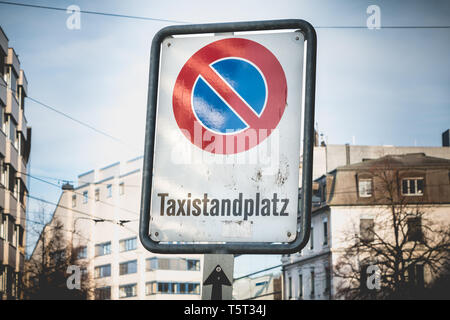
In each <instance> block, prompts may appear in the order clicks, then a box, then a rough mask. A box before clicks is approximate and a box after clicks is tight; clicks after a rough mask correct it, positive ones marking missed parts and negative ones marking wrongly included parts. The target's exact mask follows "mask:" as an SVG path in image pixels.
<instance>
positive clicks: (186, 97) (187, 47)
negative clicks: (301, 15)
mask: <svg viewBox="0 0 450 320" xmlns="http://www.w3.org/2000/svg"><path fill="white" fill-rule="evenodd" d="M303 57H304V38H303V35H302V33H300V32H279V33H261V34H247V35H245V34H241V35H216V36H196V37H169V38H166V39H164V41H162V44H161V61H160V70H159V88H158V101H157V114H156V131H155V146H154V154H153V178H152V194H151V209H150V228H149V231H150V232H149V233H150V237H151V239H152V240H153V241H158V242H159V241H162V242H171V241H180V242H208V243H215V242H291V241H293V240H295V238H296V235H297V215H298V188H299V164H300V132H301V131H302V128H301V124H302V87H303V86H302V74H303V63H304V61H303Z"/></svg>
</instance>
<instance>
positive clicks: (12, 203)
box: [5, 190, 17, 219]
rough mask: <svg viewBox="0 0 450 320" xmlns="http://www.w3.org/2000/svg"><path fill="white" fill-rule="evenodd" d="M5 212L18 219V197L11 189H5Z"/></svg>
mask: <svg viewBox="0 0 450 320" xmlns="http://www.w3.org/2000/svg"><path fill="white" fill-rule="evenodd" d="M5 212H7V213H9V214H10V215H12V216H13V217H14V219H17V199H16V198H15V197H14V196H13V195H12V193H11V191H6V190H5Z"/></svg>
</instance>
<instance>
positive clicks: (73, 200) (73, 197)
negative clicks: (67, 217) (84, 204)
mask: <svg viewBox="0 0 450 320" xmlns="http://www.w3.org/2000/svg"><path fill="white" fill-rule="evenodd" d="M76 206H77V196H76V195H72V208H75V207H76Z"/></svg>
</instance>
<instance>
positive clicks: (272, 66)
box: [172, 38, 287, 154]
mask: <svg viewBox="0 0 450 320" xmlns="http://www.w3.org/2000/svg"><path fill="white" fill-rule="evenodd" d="M228 57H237V58H242V59H246V60H248V61H251V62H252V63H254V64H255V65H256V66H257V67H258V68H259V70H260V71H261V72H262V73H263V75H264V77H265V79H266V83H267V101H266V106H265V108H264V110H263V113H262V114H261V115H260V117H259V120H258V125H257V126H256V127H255V126H254V127H249V128H247V129H246V130H244V131H241V132H239V133H236V134H219V133H215V132H212V131H211V130H208V129H207V128H205V127H204V126H203V125H202V124H201V123H200V122H199V121H198V120H197V118H196V117H195V115H194V112H193V109H192V105H191V96H192V90H193V87H194V84H195V81H196V80H197V78H198V76H199V74H200V73H199V71H200V70H201V68H202V67H203V66H209V65H210V64H212V63H213V62H215V61H217V60H219V59H223V58H228ZM286 99H287V84H286V77H285V74H284V70H283V68H282V67H281V64H280V62H279V61H278V60H277V58H276V57H275V56H274V55H273V53H272V52H270V51H269V50H268V49H267V48H266V47H264V46H262V45H261V44H259V43H257V42H255V41H252V40H248V39H242V38H228V39H222V40H218V41H215V42H212V43H210V44H208V45H206V46H205V47H203V48H201V49H200V50H198V51H197V52H196V53H195V54H194V55H193V56H192V57H191V58H189V60H188V61H187V62H186V63H185V64H184V66H183V68H182V69H181V71H180V73H179V74H178V77H177V80H176V82H175V87H174V89H173V97H172V104H173V112H174V115H175V120H176V121H177V124H178V126H179V127H180V129H182V132H183V133H184V135H185V136H186V137H187V138H188V139H189V140H190V141H191V142H192V143H193V144H194V145H196V146H197V147H199V148H201V149H203V150H205V151H208V152H211V153H217V154H235V153H240V152H243V151H247V150H249V149H250V148H253V147H255V146H256V145H258V144H259V143H261V142H262V141H263V140H264V139H265V138H267V137H268V136H269V135H270V134H271V132H272V131H273V129H275V128H276V127H277V125H278V123H279V122H280V120H281V117H282V116H283V113H284V109H285V108H286ZM196 127H197V128H201V129H195V128H196ZM250 129H256V130H257V132H259V130H258V129H266V130H267V131H264V132H267V133H265V134H261V135H260V134H257V139H256V141H249V139H246V141H245V143H244V144H242V143H237V141H238V139H240V138H241V139H245V137H246V136H247V135H248V132H247V131H248V130H250ZM200 130H201V131H200ZM206 131H207V132H206ZM204 138H206V139H204ZM220 139H222V140H221V141H220ZM232 140H234V141H232ZM212 143H214V144H215V145H216V146H220V145H222V146H223V148H219V150H216V149H215V148H211V146H210V145H211V144H212ZM208 146H210V147H209V148H208ZM227 146H233V149H232V150H228V149H227V148H226V147H227Z"/></svg>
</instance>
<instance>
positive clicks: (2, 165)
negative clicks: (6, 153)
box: [0, 157, 7, 187]
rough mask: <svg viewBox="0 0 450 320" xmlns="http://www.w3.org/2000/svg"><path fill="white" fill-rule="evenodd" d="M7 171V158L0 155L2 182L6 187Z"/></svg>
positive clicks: (0, 180)
mask: <svg viewBox="0 0 450 320" xmlns="http://www.w3.org/2000/svg"><path fill="white" fill-rule="evenodd" d="M6 172H7V171H6V165H5V159H4V158H3V157H0V183H1V184H2V185H3V186H4V187H5V186H6Z"/></svg>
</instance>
